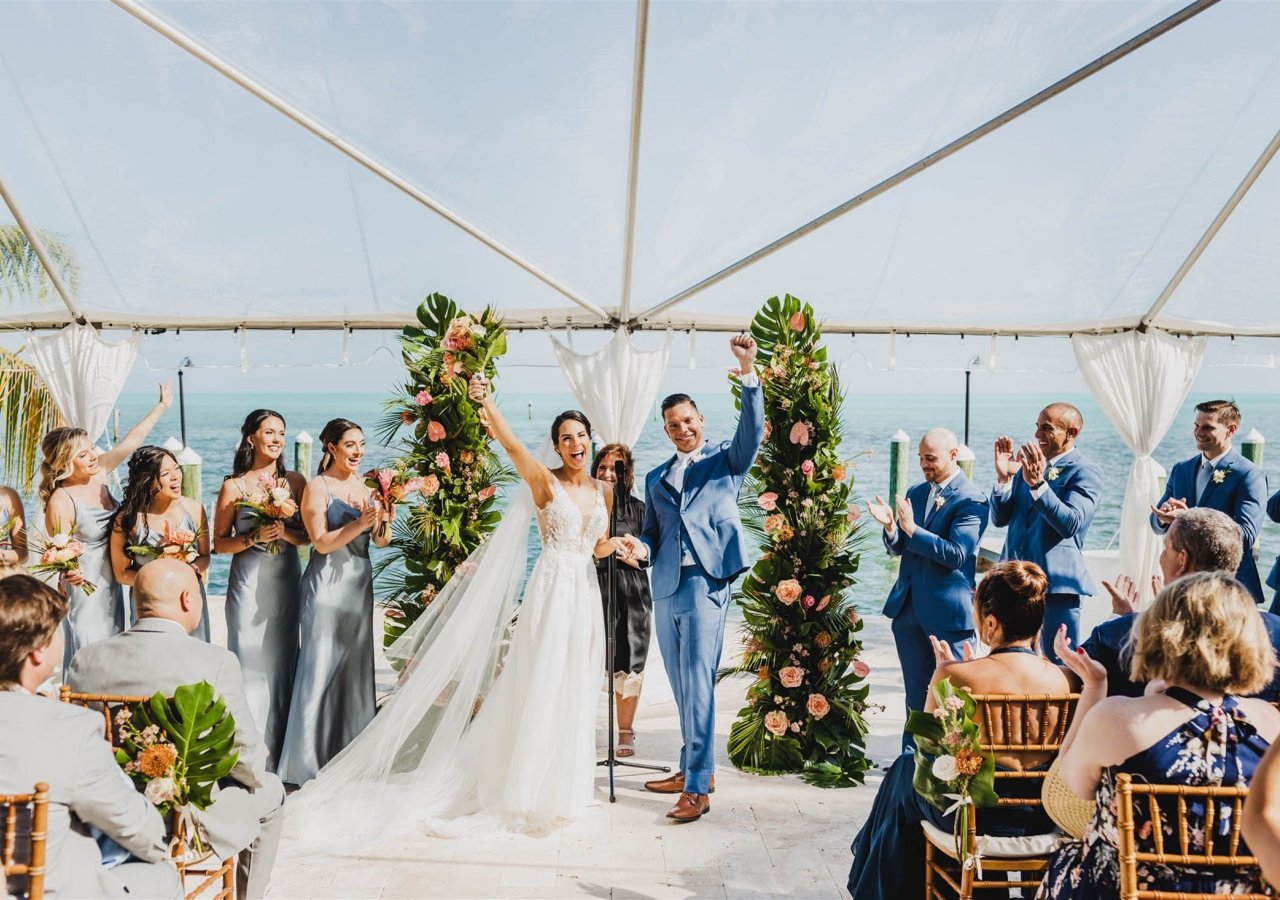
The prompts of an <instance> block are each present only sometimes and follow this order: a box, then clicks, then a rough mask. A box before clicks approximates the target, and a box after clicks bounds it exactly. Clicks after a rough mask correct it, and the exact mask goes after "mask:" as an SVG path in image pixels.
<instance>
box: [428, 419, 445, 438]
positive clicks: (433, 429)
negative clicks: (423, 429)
mask: <svg viewBox="0 0 1280 900" xmlns="http://www.w3.org/2000/svg"><path fill="white" fill-rule="evenodd" d="M447 436H448V433H447V432H446V431H445V430H444V426H443V425H441V424H440V423H439V422H437V421H436V420H435V419H432V420H431V421H430V422H428V423H427V439H428V440H432V441H443V440H444V439H445V438H446V437H447Z"/></svg>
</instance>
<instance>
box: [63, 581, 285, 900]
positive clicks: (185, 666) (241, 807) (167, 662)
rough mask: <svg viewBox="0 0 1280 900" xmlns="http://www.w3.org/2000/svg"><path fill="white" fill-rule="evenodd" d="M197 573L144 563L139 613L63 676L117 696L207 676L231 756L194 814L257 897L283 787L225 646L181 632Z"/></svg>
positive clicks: (274, 839) (169, 688)
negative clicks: (224, 719) (230, 721)
mask: <svg viewBox="0 0 1280 900" xmlns="http://www.w3.org/2000/svg"><path fill="white" fill-rule="evenodd" d="M199 581H200V579H199V577H198V576H197V575H196V573H195V571H194V570H193V569H192V567H191V566H188V565H186V564H185V563H182V562H179V561H178V560H176V559H158V560H155V561H154V562H151V563H148V564H147V565H145V566H143V567H142V569H140V570H139V571H138V574H137V578H136V579H135V581H134V585H133V598H134V605H135V606H136V607H137V611H138V621H137V622H135V623H134V625H133V627H132V628H130V629H129V630H128V631H125V632H122V633H121V634H118V635H116V636H115V637H111V638H107V639H106V640H105V641H99V642H97V643H96V644H92V645H90V646H88V647H85V648H84V649H83V650H81V651H80V652H79V653H77V654H76V656H75V659H73V660H72V661H71V668H70V669H69V670H68V671H67V683H68V684H69V685H71V689H72V690H73V691H77V692H83V693H90V694H123V695H126V696H150V695H152V694H154V693H156V692H157V691H160V692H163V693H164V694H165V695H166V696H171V695H172V694H173V692H174V691H175V690H176V689H177V688H179V687H181V686H182V685H185V684H198V683H199V682H201V681H207V682H208V683H209V684H211V685H213V689H214V692H215V694H216V695H218V696H220V697H221V698H222V700H223V702H224V703H225V704H226V708H227V712H228V713H230V715H231V716H232V718H234V719H235V726H236V731H235V738H234V743H233V745H232V752H234V753H235V754H236V756H237V759H236V764H235V768H233V769H232V770H231V772H230V774H229V775H228V776H227V777H226V778H224V779H222V780H221V781H220V782H219V786H218V788H217V789H215V793H214V795H213V804H212V805H211V806H210V807H209V808H208V809H206V810H204V811H202V813H201V815H200V821H201V823H202V824H203V825H204V828H205V833H206V836H207V837H208V839H209V844H210V846H211V847H212V848H213V850H214V853H215V854H216V855H217V857H218V858H219V859H225V858H226V857H228V856H233V855H237V854H238V855H239V859H238V864H237V866H236V896H237V897H245V898H256V897H261V896H263V894H265V893H266V890H267V884H268V883H269V882H270V880H271V867H272V865H273V864H274V862H275V856H276V848H277V846H278V844H279V842H280V827H281V825H282V823H283V820H282V818H281V815H280V810H281V807H282V805H283V804H284V786H283V785H282V784H281V783H280V779H279V778H277V777H276V776H275V775H273V774H271V773H270V772H268V771H267V748H266V747H265V746H264V745H263V743H262V738H260V737H259V736H258V729H257V727H256V725H255V724H254V721H253V714H252V712H251V711H250V709H249V706H248V703H247V702H246V698H245V692H244V676H243V675H242V674H241V672H240V663H239V662H238V661H237V660H236V658H235V656H234V655H233V654H232V653H231V652H230V651H228V650H224V649H222V648H221V647H218V646H215V645H213V644H210V643H208V642H207V641H203V640H200V639H198V638H195V637H192V636H191V634H190V632H192V631H193V630H194V629H195V628H196V627H197V626H198V625H199V623H200V621H201V617H202V612H203V610H202V607H203V606H204V598H203V595H202V593H201V590H200V584H199ZM99 728H101V720H99Z"/></svg>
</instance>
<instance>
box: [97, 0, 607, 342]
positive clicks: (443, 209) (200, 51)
mask: <svg viewBox="0 0 1280 900" xmlns="http://www.w3.org/2000/svg"><path fill="white" fill-rule="evenodd" d="M111 2H112V3H114V4H115V5H116V6H118V7H120V8H121V9H123V10H124V11H125V12H127V13H129V15H131V16H133V17H134V18H135V19H137V20H138V21H140V22H142V24H144V25H146V26H147V27H148V28H151V29H152V30H153V31H155V32H158V33H159V34H160V35H161V36H163V37H165V38H168V39H169V40H170V41H172V42H173V43H175V44H177V45H178V46H179V47H181V48H182V49H183V50H185V51H187V52H188V53H190V54H191V55H192V56H194V57H195V58H196V59H198V60H200V61H201V62H203V63H205V64H206V65H208V66H210V67H211V68H213V69H214V70H216V71H217V72H218V73H219V74H221V75H224V76H225V77H227V78H228V79H230V80H231V81H233V82H235V83H236V84H238V85H239V86H240V87H242V88H244V89H245V90H246V91H248V92H249V93H251V94H253V95H254V96H255V97H257V98H258V99H259V100H261V101H262V102H263V103H266V104H267V105H268V106H270V107H271V108H272V109H274V110H276V111H277V112H279V113H282V114H284V115H285V116H287V117H288V118H290V119H292V120H293V121H294V122H295V123H296V124H298V125H301V126H302V127H303V128H305V129H306V130H307V131H309V132H311V133H312V134H313V135H315V136H316V137H318V138H320V139H321V140H322V141H324V142H325V143H327V144H329V145H330V146H332V147H333V148H334V149H335V150H337V151H338V152H340V153H342V154H344V155H346V156H347V157H349V158H350V159H352V160H354V161H355V162H357V163H359V164H360V165H362V166H364V167H365V168H366V169H368V170H369V171H370V172H372V173H373V174H374V175H377V176H378V177H379V178H381V179H383V180H384V181H386V182H388V183H389V184H391V185H393V186H394V187H396V188H398V189H399V190H401V191H403V192H404V193H405V194H408V195H409V196H410V197H412V198H413V199H414V200H417V201H418V202H419V203H421V204H422V205H423V206H425V207H427V209H429V210H431V211H432V212H434V213H435V214H436V215H438V216H440V217H441V218H443V219H444V220H446V221H447V222H450V223H451V224H453V225H455V226H457V227H458V228H460V229H462V230H463V231H464V232H466V233H467V234H469V235H471V236H472V237H473V238H475V239H476V240H478V241H479V242H480V243H482V244H484V245H485V246H486V247H488V248H489V249H490V250H493V251H494V252H495V253H498V254H499V255H501V256H503V257H505V258H506V259H508V260H510V261H511V262H513V263H515V264H516V265H517V266H519V267H520V268H522V269H524V270H525V271H526V272H528V273H529V274H530V275H532V276H533V277H534V278H537V279H538V280H539V281H541V282H542V283H543V284H545V285H547V286H548V287H550V288H551V289H553V290H555V291H556V292H557V293H560V294H562V295H564V296H565V297H567V298H568V299H570V300H572V301H573V302H574V303H576V304H578V305H579V306H581V307H582V308H583V309H585V310H587V311H588V312H591V313H594V314H595V315H597V316H599V317H600V318H602V319H608V318H609V314H608V313H607V312H605V311H604V309H602V308H601V307H599V306H597V305H596V304H594V303H592V302H591V301H590V300H587V299H586V298H585V297H583V296H582V295H581V294H579V293H578V292H577V291H575V290H573V289H572V288H570V287H568V286H567V285H565V284H564V283H563V282H561V281H559V280H558V279H556V278H554V277H552V276H551V275H548V274H547V273H546V272H544V271H542V270H541V269H540V268H538V267H537V266H535V265H534V264H533V263H532V262H530V261H529V260H527V259H525V258H524V257H523V256H521V255H520V254H518V253H516V252H515V251H514V250H511V249H510V248H508V247H506V246H505V245H504V244H502V243H501V242H499V241H498V240H497V239H496V238H494V237H492V236H490V235H489V234H486V233H485V232H484V231H481V230H480V229H479V228H478V227H476V226H475V225H472V224H471V223H470V222H468V221H467V220H466V219H464V218H462V216H461V215H459V214H458V213H456V212H454V211H453V210H452V209H450V208H449V207H447V206H445V205H444V204H443V203H441V202H439V201H438V200H436V199H434V198H432V197H431V196H429V195H428V194H427V193H426V192H424V191H423V190H421V189H420V188H418V187H417V186H416V185H414V184H413V183H411V182H410V181H408V180H407V179H405V178H404V177H402V176H400V175H398V174H396V173H395V172H393V171H392V170H391V169H390V168H388V167H387V166H386V165H384V164H383V163H382V162H380V161H378V160H377V159H375V158H373V157H372V156H370V155H369V154H368V153H365V152H364V151H363V150H361V149H359V148H358V147H356V146H355V145H354V144H352V143H351V142H350V141H347V140H345V139H344V138H342V137H340V136H338V134H337V133H335V132H333V131H331V130H330V129H328V128H326V127H325V126H324V125H321V124H320V123H319V122H317V121H316V120H315V119H313V118H311V117H310V116H308V115H307V114H306V113H304V112H302V110H300V109H298V108H297V107H295V106H293V105H291V104H290V103H288V102H287V101H285V100H284V98H282V97H280V96H278V95H277V94H274V93H272V92H271V91H270V90H268V89H267V88H266V87H265V86H263V85H261V84H259V83H258V82H256V81H254V80H253V79H252V78H250V77H249V76H248V75H246V74H245V73H244V72H241V71H240V70H239V69H237V68H236V67H235V66H233V65H231V64H230V63H228V62H226V61H225V60H223V59H222V58H221V57H220V56H218V55H217V54H216V53H214V52H213V51H212V50H210V49H208V48H207V47H205V46H203V45H202V44H200V43H198V42H197V41H196V40H195V39H193V38H191V37H189V36H188V35H186V34H184V33H183V32H182V31H180V30H179V29H177V28H175V27H174V26H173V25H170V24H169V23H168V22H166V21H164V20H163V19H161V18H160V17H159V16H157V15H155V14H154V13H153V12H151V11H150V10H149V9H147V8H146V7H144V6H142V5H141V4H139V3H138V2H137V0H111Z"/></svg>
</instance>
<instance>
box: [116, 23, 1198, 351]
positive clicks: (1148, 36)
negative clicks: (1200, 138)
mask: <svg viewBox="0 0 1280 900" xmlns="http://www.w3.org/2000/svg"><path fill="white" fill-rule="evenodd" d="M117 2H119V0H117ZM1217 2H1218V0H1194V2H1192V3H1190V4H1188V5H1187V6H1185V7H1183V8H1182V9H1179V10H1178V11H1177V12H1175V13H1173V14H1172V15H1170V16H1168V17H1166V18H1164V19H1162V20H1160V21H1159V22H1157V23H1156V24H1154V25H1152V26H1151V27H1150V28H1148V29H1146V30H1145V31H1143V32H1141V33H1140V34H1137V35H1135V36H1134V37H1132V38H1130V39H1129V40H1127V41H1125V42H1124V43H1122V44H1120V45H1119V46H1117V47H1115V48H1113V49H1112V50H1109V51H1107V52H1106V53H1104V54H1103V55H1102V56H1099V57H1098V58H1097V59H1095V60H1093V61H1092V62H1089V63H1086V64H1085V65H1083V66H1081V67H1080V68H1078V69H1076V70H1075V71H1074V72H1071V73H1070V74H1068V75H1065V76H1064V77H1062V78H1060V79H1058V80H1057V81H1055V82H1054V83H1053V84H1051V85H1049V86H1048V87H1046V88H1043V89H1042V90H1040V91H1038V92H1037V93H1035V94H1032V95H1031V96H1030V97H1028V98H1027V99H1025V100H1023V101H1022V102H1021V103H1018V104H1017V105H1015V106H1012V107H1010V108H1009V109H1007V110H1005V111H1004V112H1002V113H1000V114H999V115H997V116H995V117H994V118H992V119H988V120H987V121H986V122H984V123H983V124H981V125H979V126H978V127H976V128H974V129H972V130H971V131H969V132H967V133H965V134H962V135H961V136H960V137H958V138H955V139H954V140H952V141H951V142H950V143H947V144H944V145H943V146H942V147H939V148H938V149H937V150H934V151H933V152H932V153H930V154H929V155H928V156H925V157H923V158H921V159H918V160H916V161H915V162H913V163H911V164H910V165H909V166H907V167H906V168H904V169H901V170H899V171H898V172H896V173H895V174H893V175H890V176H889V177H888V178H885V179H884V180H883V181H880V182H879V183H878V184H875V185H872V186H871V187H870V188H868V189H867V190H865V191H863V192H862V193H860V194H858V195H856V196H854V197H851V198H850V199H848V200H846V201H845V202H843V203H841V204H840V205H839V206H836V207H834V208H832V209H830V210H828V211H827V212H825V213H823V214H822V215H820V216H818V217H817V218H816V219H812V220H810V221H809V222H806V223H805V224H803V225H801V226H800V227H798V228H795V229H793V230H792V231H789V232H787V233H786V234H784V235H782V236H781V237H779V238H777V239H776V240H774V241H772V242H770V243H768V244H766V245H765V246H763V247H761V248H760V249H758V250H756V251H754V252H753V253H749V254H747V255H746V256H744V257H742V258H741V259H739V260H738V261H737V262H733V263H730V264H729V265H727V266H725V267H724V268H722V269H720V270H719V271H718V272H715V273H713V274H711V275H708V276H707V277H706V278H704V279H702V280H701V281H699V282H697V283H696V284H693V285H690V286H689V287H687V288H685V289H684V290H682V291H680V292H679V293H678V294H674V295H672V296H671V297H668V298H667V299H666V300H663V301H662V302H661V303H658V304H656V305H655V306H652V307H650V308H649V309H646V310H645V311H644V312H642V313H640V314H639V315H638V316H636V318H635V319H633V320H630V321H628V322H627V324H628V325H630V326H632V327H634V326H635V325H636V324H638V323H640V322H645V321H648V320H651V319H653V318H655V317H657V316H659V315H661V314H662V313H663V312H665V311H666V310H668V309H671V308H672V307H674V306H678V305H679V304H681V303H683V302H684V301H686V300H688V299H689V298H690V297H692V296H694V295H695V294H699V293H701V292H702V291H705V290H706V289H707V288H709V287H712V286H714V285H716V284H719V283H720V282H721V281H724V280H725V279H726V278H728V277H729V276H731V275H733V274H735V273H736V272H740V271H741V270H743V269H745V268H747V267H748V266H750V265H753V264H755V263H757V262H759V261H760V260H762V259H764V258H766V257H768V256H772V255H773V254H774V253H776V252H778V251H779V250H781V249H783V248H784V247H786V246H788V245H789V244H792V243H795V242H796V241H797V240H799V239H800V238H802V237H804V236H805V235H806V234H809V233H810V232H812V231H816V230H817V229H819V228H821V227H822V226H824V225H828V224H830V223H831V222H833V221H835V220H836V219H838V218H840V217H841V216H843V215H845V214H846V213H848V212H851V211H852V210H854V209H857V208H858V207H859V206H863V205H864V204H866V203H868V202H870V201H871V200H874V199H875V198H876V197H879V196H880V195H881V194H884V193H886V192H887V191H889V190H891V189H893V188H895V187H897V186H898V185H900V184H902V183H903V182H905V181H907V180H909V179H910V178H912V177H914V176H916V175H918V174H920V173H921V172H923V171H924V170H925V169H928V168H930V167H931V166H933V165H936V164H937V163H939V162H942V161H943V160H944V159H946V158H947V157H949V156H952V155H953V154H955V153H957V152H959V151H960V150H963V149H964V148H965V147H967V146H969V145H970V144H973V143H975V142H976V141H978V140H980V139H981V138H984V137H986V136H987V135H989V134H991V133H992V132H994V131H996V130H997V129H999V128H1001V127H1003V126H1005V125H1008V124H1009V123H1010V122H1012V121H1014V120H1015V119H1018V118H1020V117H1021V116H1022V115H1024V114H1025V113H1028V112H1030V111H1031V110H1033V109H1035V108H1036V107H1038V106H1040V105H1042V104H1043V103H1045V102H1047V101H1048V100H1051V99H1052V98H1054V97H1056V96H1057V95H1058V94H1061V93H1062V92H1064V91H1066V90H1068V89H1069V88H1071V87H1074V86H1075V85H1077V84H1079V83H1080V82H1082V81H1084V80H1085V79H1086V78H1088V77H1089V76H1091V75H1094V74H1096V73H1098V72H1100V71H1101V70H1103V69H1105V68H1106V67H1107V66H1109V65H1111V64H1112V63H1114V62H1117V61H1119V60H1121V59H1123V58H1124V57H1126V56H1128V55H1129V54H1130V53H1132V52H1133V51H1135V50H1137V49H1138V48H1140V47H1143V46H1145V45H1146V44H1149V43H1150V42H1151V41H1153V40H1155V39H1156V38H1158V37H1160V36H1161V35H1163V34H1165V33H1166V32H1168V31H1171V30H1172V29H1174V28H1176V27H1177V26H1179V25H1181V24H1182V23H1183V22H1186V21H1187V20H1189V19H1191V18H1194V17H1195V16H1197V15H1199V14H1200V13H1202V12H1204V11H1205V10H1207V9H1209V8H1210V7H1211V6H1214V5H1215V4H1217Z"/></svg>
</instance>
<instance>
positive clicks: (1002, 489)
mask: <svg viewBox="0 0 1280 900" xmlns="http://www.w3.org/2000/svg"><path fill="white" fill-rule="evenodd" d="M1075 449H1076V448H1075V447H1072V448H1071V450H1067V451H1066V452H1064V453H1059V454H1058V455H1057V456H1055V457H1054V458H1053V459H1050V460H1048V461H1047V462H1046V463H1045V465H1044V474H1045V477H1044V480H1043V481H1041V482H1040V486H1039V487H1034V488H1032V489H1031V499H1032V500H1039V499H1040V498H1041V497H1043V496H1044V492H1045V491H1047V490H1049V470H1050V469H1052V468H1054V467H1055V466H1057V465H1058V463H1059V462H1060V461H1061V460H1062V457H1064V456H1066V455H1067V454H1068V453H1070V452H1072V450H1075ZM1020 475H1021V473H1018V474H1017V475H1014V476H1013V478H1018V477H1020ZM1013 478H1010V479H1009V480H1008V481H1006V482H1005V483H1004V484H1001V483H1000V482H998V481H997V482H996V493H997V494H999V495H1000V496H1002V497H1003V496H1004V495H1005V494H1007V493H1009V492H1010V491H1011V490H1013Z"/></svg>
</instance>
